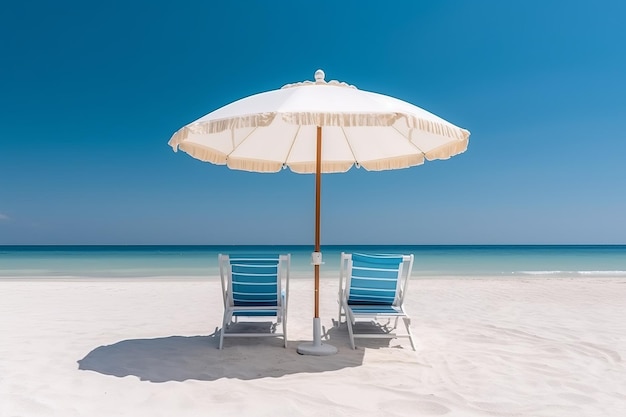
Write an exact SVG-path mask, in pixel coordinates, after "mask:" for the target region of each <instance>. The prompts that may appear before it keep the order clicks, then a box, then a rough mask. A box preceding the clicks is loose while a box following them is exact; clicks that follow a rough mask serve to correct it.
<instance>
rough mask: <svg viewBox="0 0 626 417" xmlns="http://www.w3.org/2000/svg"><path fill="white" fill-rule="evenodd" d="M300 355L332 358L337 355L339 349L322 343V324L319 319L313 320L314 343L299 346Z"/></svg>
mask: <svg viewBox="0 0 626 417" xmlns="http://www.w3.org/2000/svg"><path fill="white" fill-rule="evenodd" d="M298 353H299V354H300V355H312V356H330V355H334V354H335V353H337V348H336V347H334V346H332V345H327V344H323V343H322V324H321V323H320V319H319V317H316V318H314V319H313V342H311V343H302V344H300V345H298Z"/></svg>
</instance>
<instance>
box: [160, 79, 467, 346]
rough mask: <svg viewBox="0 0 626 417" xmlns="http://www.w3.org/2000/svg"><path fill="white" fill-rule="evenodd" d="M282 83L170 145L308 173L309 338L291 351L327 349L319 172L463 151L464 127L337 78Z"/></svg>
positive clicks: (238, 163)
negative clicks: (311, 214)
mask: <svg viewBox="0 0 626 417" xmlns="http://www.w3.org/2000/svg"><path fill="white" fill-rule="evenodd" d="M324 78H325V75H324V72H323V71H322V70H317V71H316V72H315V81H304V82H298V83H294V84H287V85H285V86H283V87H282V88H280V89H278V90H272V91H267V92H264V93H259V94H255V95H252V96H249V97H246V98H243V99H241V100H237V101H235V102H233V103H230V104H227V105H225V106H224V107H221V108H219V109H217V110H215V111H212V112H211V113H209V114H207V115H205V116H203V117H201V118H199V119H198V120H196V121H194V122H192V123H190V124H188V125H186V126H184V127H182V128H181V129H179V130H178V131H177V132H176V133H174V135H173V136H172V137H171V139H170V140H169V145H170V146H171V147H172V148H173V149H174V151H177V150H179V149H180V150H181V151H184V152H186V153H188V154H189V155H191V156H192V157H194V158H196V159H200V160H202V161H206V162H211V163H213V164H218V165H226V166H227V167H229V168H231V169H237V170H244V171H254V172H278V171H280V170H281V169H285V168H289V169H290V170H291V171H293V172H296V173H302V174H309V173H311V174H315V178H316V180H315V248H314V252H313V253H312V255H311V258H312V263H313V266H314V277H315V281H314V286H315V291H314V297H315V303H314V305H315V310H314V316H313V341H312V342H311V343H304V344H301V345H300V346H298V352H299V353H302V354H311V355H330V354H333V353H335V352H336V349H335V347H333V346H331V345H328V344H324V343H322V342H321V325H320V317H319V268H320V264H321V263H322V254H321V252H320V204H321V199H320V194H321V174H322V173H339V172H346V171H348V170H349V169H350V168H351V167H353V166H356V167H361V168H364V169H366V170H368V171H383V170H390V169H400V168H408V167H412V166H416V165H421V164H422V163H424V161H425V160H429V161H430V160H434V159H448V158H450V157H451V156H454V155H457V154H459V153H461V152H464V151H465V150H466V149H467V145H468V142H469V135H470V134H469V132H468V131H467V130H465V129H462V128H459V127H457V126H455V125H453V124H451V123H449V122H447V121H445V120H444V119H442V118H440V117H438V116H435V115H434V114H432V113H429V112H427V111H426V110H423V109H421V108H419V107H417V106H414V105H412V104H410V103H407V102H405V101H402V100H398V99H396V98H393V97H390V96H386V95H382V94H377V93H373V92H368V91H363V90H359V89H357V88H356V87H355V86H353V85H349V84H346V83H344V82H339V81H325V79H324Z"/></svg>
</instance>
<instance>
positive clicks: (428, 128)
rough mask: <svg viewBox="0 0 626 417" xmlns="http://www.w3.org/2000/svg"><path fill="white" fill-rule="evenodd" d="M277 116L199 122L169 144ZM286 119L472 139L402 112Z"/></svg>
mask: <svg viewBox="0 0 626 417" xmlns="http://www.w3.org/2000/svg"><path fill="white" fill-rule="evenodd" d="M275 117H276V113H261V114H255V115H247V116H242V117H235V118H231V119H222V120H212V121H209V122H202V121H200V120H199V121H196V122H194V123H192V124H190V125H187V126H185V127H183V128H181V129H179V130H178V131H177V132H176V133H175V134H174V135H173V136H172V138H171V139H170V141H169V144H170V146H172V147H173V148H174V149H176V146H177V145H179V144H181V143H183V142H184V141H185V140H187V139H188V138H189V137H190V136H192V135H206V134H212V133H220V132H223V131H225V130H229V129H232V130H236V129H243V128H252V127H265V126H269V125H270V124H271V123H272V122H273V121H274V119H275ZM281 117H282V120H283V121H284V122H285V123H289V124H297V125H308V126H343V127H354V126H392V125H393V124H395V123H396V122H397V121H398V120H400V119H404V120H405V121H406V124H407V127H408V128H410V129H417V130H421V131H425V132H429V133H432V134H435V135H438V136H444V137H448V138H452V139H458V140H460V141H466V140H467V139H468V138H469V135H470V133H469V131H467V130H465V129H461V128H457V127H456V126H455V127H452V126H450V125H447V124H445V122H444V123H441V122H437V121H432V120H426V119H422V118H417V117H414V116H408V115H405V114H401V113H387V114H353V113H316V112H302V113H283V114H281Z"/></svg>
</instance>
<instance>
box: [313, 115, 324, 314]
mask: <svg viewBox="0 0 626 417" xmlns="http://www.w3.org/2000/svg"><path fill="white" fill-rule="evenodd" d="M321 191H322V127H321V126H317V155H316V160H315V252H320V211H321V201H320V200H321V197H322V193H321ZM313 268H314V269H315V316H314V317H315V318H319V316H320V266H319V264H315V265H314V267H313Z"/></svg>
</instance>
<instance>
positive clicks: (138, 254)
mask: <svg viewBox="0 0 626 417" xmlns="http://www.w3.org/2000/svg"><path fill="white" fill-rule="evenodd" d="M311 251H312V247H311V246H307V245H303V246H0V277H42V278H46V277H48V278H49V277H110V278H115V277H159V276H180V277H202V276H216V275H218V274H219V270H218V265H217V255H218V254H219V253H228V254H252V253H255V254H270V253H291V255H292V268H291V270H292V276H293V277H294V278H307V277H311V276H312V266H311V265H310V256H311ZM342 251H345V252H364V253H406V254H408V253H412V254H414V255H415V265H414V268H413V276H414V277H417V278H419V277H444V276H456V277H474V276H483V275H490V276H510V277H524V276H566V277H577V276H589V275H593V276H607V277H626V245H609V246H605V245H575V246H569V245H566V246H554V245H549V246H406V245H405V246H356V245H345V246H323V247H322V253H323V256H324V259H323V260H324V262H325V263H324V265H322V267H321V275H322V276H336V273H337V270H338V267H339V258H340V253H341V252H342Z"/></svg>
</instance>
